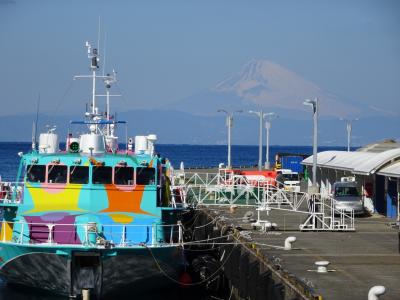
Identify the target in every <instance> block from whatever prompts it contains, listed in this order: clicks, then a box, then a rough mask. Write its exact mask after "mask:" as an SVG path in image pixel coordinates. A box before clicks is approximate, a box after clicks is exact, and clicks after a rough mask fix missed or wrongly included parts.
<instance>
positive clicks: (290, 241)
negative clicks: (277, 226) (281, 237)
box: [284, 236, 297, 250]
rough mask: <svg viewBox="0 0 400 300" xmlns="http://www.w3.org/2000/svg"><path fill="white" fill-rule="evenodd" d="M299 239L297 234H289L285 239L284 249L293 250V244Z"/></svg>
mask: <svg viewBox="0 0 400 300" xmlns="http://www.w3.org/2000/svg"><path fill="white" fill-rule="evenodd" d="M296 240H297V238H296V237H295V236H289V237H287V238H286V240H285V247H284V250H292V244H293V243H294V242H295V241H296Z"/></svg>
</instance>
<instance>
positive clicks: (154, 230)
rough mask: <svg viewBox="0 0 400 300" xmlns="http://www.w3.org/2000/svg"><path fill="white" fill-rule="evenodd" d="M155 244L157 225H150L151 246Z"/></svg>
mask: <svg viewBox="0 0 400 300" xmlns="http://www.w3.org/2000/svg"><path fill="white" fill-rule="evenodd" d="M156 243H157V224H156V223H153V224H151V245H152V246H154V245H155V244H156Z"/></svg>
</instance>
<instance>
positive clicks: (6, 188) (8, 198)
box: [0, 181, 24, 204]
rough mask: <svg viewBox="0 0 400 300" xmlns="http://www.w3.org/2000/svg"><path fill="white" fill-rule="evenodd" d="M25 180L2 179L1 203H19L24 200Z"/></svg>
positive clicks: (0, 184)
mask: <svg viewBox="0 0 400 300" xmlns="http://www.w3.org/2000/svg"><path fill="white" fill-rule="evenodd" d="M23 187H24V183H23V182H12V181H7V182H6V181H1V182H0V203H6V204H19V203H21V201H22V190H23Z"/></svg>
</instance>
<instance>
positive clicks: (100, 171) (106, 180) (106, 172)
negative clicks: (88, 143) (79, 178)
mask: <svg viewBox="0 0 400 300" xmlns="http://www.w3.org/2000/svg"><path fill="white" fill-rule="evenodd" d="M92 182H93V183H94V184H111V183H112V168H111V167H103V166H95V167H93V172H92Z"/></svg>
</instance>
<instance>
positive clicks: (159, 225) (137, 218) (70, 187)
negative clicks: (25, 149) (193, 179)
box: [0, 43, 186, 298]
mask: <svg viewBox="0 0 400 300" xmlns="http://www.w3.org/2000/svg"><path fill="white" fill-rule="evenodd" d="M86 46H87V48H88V57H89V59H90V61H91V66H90V68H91V71H92V74H91V75H88V76H76V78H90V79H92V83H93V89H92V97H93V98H92V104H91V107H90V108H91V109H90V111H86V113H85V119H84V120H83V121H79V122H71V124H77V125H81V126H84V127H85V128H87V130H88V133H85V134H81V135H79V136H73V135H72V134H71V133H69V134H68V137H67V139H66V147H65V149H64V150H63V151H61V150H59V142H58V135H57V134H56V133H55V131H54V130H53V129H51V130H49V131H48V132H46V133H42V134H40V136H39V143H38V146H37V145H36V144H37V143H36V139H34V140H33V144H32V151H31V152H30V153H27V154H22V153H20V156H21V162H20V166H19V170H18V176H17V183H12V184H5V183H2V184H0V186H1V188H0V190H1V192H0V198H1V199H0V217H1V220H2V222H1V232H0V275H1V276H2V277H3V278H5V279H6V280H7V282H9V283H15V284H19V285H25V286H29V287H35V288H40V289H44V290H49V291H52V292H55V293H59V294H65V295H69V296H72V297H74V296H77V297H79V295H81V293H82V291H83V290H90V293H91V296H92V297H94V298H101V297H102V295H106V294H109V293H112V292H113V291H115V290H120V289H122V288H125V287H127V286H130V287H132V286H135V285H136V286H141V287H143V286H145V285H148V286H151V287H152V288H154V287H157V285H158V284H161V283H162V282H165V281H166V280H165V277H171V278H178V275H179V272H180V270H181V269H182V265H183V264H184V263H185V257H184V254H183V247H182V244H183V237H182V236H183V235H182V225H181V224H182V223H181V218H182V215H183V212H185V211H186V208H185V206H184V205H179V204H177V203H174V201H173V198H172V197H171V196H170V186H169V183H170V180H169V176H170V174H169V173H170V171H171V165H170V163H169V161H168V160H167V159H164V158H162V157H160V156H159V155H158V154H156V152H155V146H154V143H155V141H156V136H155V135H148V136H136V137H135V143H133V139H127V141H126V147H125V148H126V149H123V150H121V149H119V146H118V140H117V137H116V136H115V132H116V129H117V127H118V126H121V127H122V126H124V124H125V122H122V121H117V120H116V119H115V118H113V117H112V116H111V114H110V110H109V97H110V96H112V95H110V93H109V88H110V86H111V84H112V83H113V82H114V81H115V80H116V78H115V73H113V74H112V75H105V76H99V75H97V73H96V72H97V70H98V61H99V57H98V53H97V50H96V49H93V48H92V47H91V45H90V44H89V43H86ZM97 79H101V80H103V81H104V82H105V84H106V92H107V93H106V96H107V109H106V112H105V113H100V112H99V109H98V107H97V106H96V98H97V97H98V96H99V95H96V80H97ZM74 126H76V125H74ZM20 181H21V182H20ZM157 277H160V278H159V279H158V280H157ZM162 277H163V278H162Z"/></svg>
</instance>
